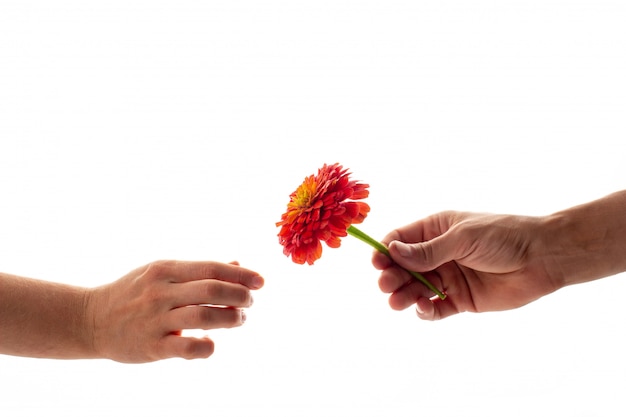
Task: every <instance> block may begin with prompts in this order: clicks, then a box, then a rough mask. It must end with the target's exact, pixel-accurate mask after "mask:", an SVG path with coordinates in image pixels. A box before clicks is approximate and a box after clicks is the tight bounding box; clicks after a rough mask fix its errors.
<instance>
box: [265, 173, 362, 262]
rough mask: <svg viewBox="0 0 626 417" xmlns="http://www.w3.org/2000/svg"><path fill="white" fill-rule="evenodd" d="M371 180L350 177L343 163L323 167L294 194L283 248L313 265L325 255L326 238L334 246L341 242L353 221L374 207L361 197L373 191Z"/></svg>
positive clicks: (281, 224) (282, 238) (285, 219)
mask: <svg viewBox="0 0 626 417" xmlns="http://www.w3.org/2000/svg"><path fill="white" fill-rule="evenodd" d="M368 187H369V185H368V184H363V183H359V182H357V181H353V180H350V173H348V170H347V169H344V168H343V167H342V166H341V165H339V164H337V163H336V164H333V165H326V164H324V166H323V167H322V168H320V169H319V170H318V172H317V175H311V176H309V177H306V178H305V179H304V182H303V183H302V184H301V185H300V186H299V187H298V189H297V190H296V191H294V192H293V193H292V194H291V195H290V200H289V204H287V211H286V212H285V213H284V214H283V215H282V217H281V221H279V222H277V223H276V226H279V227H280V228H281V229H280V232H279V233H278V237H279V241H280V244H281V245H283V246H284V250H283V252H284V253H285V255H287V256H291V259H292V260H293V261H294V262H295V263H298V264H303V263H305V262H306V263H308V264H309V265H312V264H313V262H315V261H316V260H317V259H319V258H320V257H321V256H322V244H321V242H322V241H324V242H326V244H327V245H328V246H329V247H331V248H338V247H339V246H340V245H341V239H340V238H342V237H345V236H347V235H348V232H347V229H348V228H349V227H350V225H351V224H353V223H354V224H358V223H361V222H363V220H364V219H365V217H366V216H367V213H368V212H369V211H370V207H369V205H367V204H366V203H363V202H361V201H352V200H361V199H363V198H365V197H367V196H368V195H369V191H368V190H367V188H368Z"/></svg>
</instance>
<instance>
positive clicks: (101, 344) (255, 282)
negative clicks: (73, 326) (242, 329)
mask: <svg viewBox="0 0 626 417" xmlns="http://www.w3.org/2000/svg"><path fill="white" fill-rule="evenodd" d="M262 286H263V279H262V278H261V277H260V276H259V275H258V274H257V273H256V272H253V271H250V270H247V269H244V268H241V267H239V266H238V265H237V264H222V263H217V262H179V261H165V262H155V263H151V264H148V265H146V266H144V267H141V268H138V269H136V270H134V271H132V272H130V273H129V274H127V275H126V276H124V277H123V278H121V279H119V280H117V281H115V282H113V283H111V284H108V285H106V286H103V287H99V288H96V289H94V290H93V291H92V294H91V295H90V296H89V297H88V299H89V304H90V308H89V309H88V312H89V313H90V316H91V318H92V323H93V344H94V349H95V350H96V351H97V352H98V353H99V356H103V357H107V358H110V359H113V360H116V361H119V362H133V363H138V362H150V361H155V360H159V359H165V358H170V357H182V358H186V359H193V358H206V357H208V356H210V355H211V354H212V353H213V348H214V345H213V341H212V340H211V339H209V338H202V339H199V338H193V337H184V336H182V335H181V331H182V330H184V329H205V330H207V329H216V328H230V327H235V326H240V325H241V324H243V322H244V321H245V314H244V312H243V310H242V309H243V308H245V307H249V306H250V305H251V304H252V296H251V294H250V289H258V288H261V287H262Z"/></svg>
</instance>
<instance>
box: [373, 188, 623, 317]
mask: <svg viewBox="0 0 626 417" xmlns="http://www.w3.org/2000/svg"><path fill="white" fill-rule="evenodd" d="M382 242H383V243H384V244H386V245H387V246H388V247H389V252H390V255H391V259H390V258H388V257H386V256H384V255H382V254H381V253H374V255H373V258H372V263H373V265H374V267H375V268H377V269H379V270H381V274H380V278H379V286H380V289H381V290H382V291H383V292H384V293H388V294H390V296H389V304H390V306H391V308H393V309H395V310H403V309H406V308H408V307H410V306H412V305H415V307H416V311H417V315H418V317H419V318H421V319H424V320H439V319H442V318H445V317H449V316H451V315H454V314H457V313H461V312H466V311H467V312H484V311H500V310H508V309H514V308H518V307H521V306H523V305H526V304H528V303H530V302H532V301H534V300H537V299H538V298H540V297H542V296H544V295H547V294H550V293H552V292H554V291H557V290H559V289H560V288H563V287H565V286H567V285H573V284H580V283H583V282H588V281H592V280H596V279H599V278H603V277H607V276H610V275H615V274H618V273H620V272H624V271H626V190H624V191H619V192H616V193H613V194H611V195H608V196H606V197H604V198H601V199H598V200H595V201H592V202H589V203H586V204H582V205H579V206H575V207H571V208H568V209H566V210H563V211H559V212H557V213H553V214H550V215H547V216H536V217H531V216H516V215H499V214H485V213H469V212H459V211H446V212H442V213H438V214H435V215H432V216H430V217H427V218H425V219H423V220H419V221H416V222H414V223H412V224H409V225H406V226H404V227H400V228H398V229H395V230H393V231H392V232H391V233H389V234H388V235H387V236H386V237H385V238H384V239H382ZM398 265H399V266H401V267H402V268H405V269H408V270H414V271H418V272H422V273H423V275H424V276H425V277H426V278H427V279H428V280H430V281H431V282H432V283H433V285H435V286H436V287H437V288H440V289H443V290H444V291H445V293H446V294H447V297H446V299H445V300H439V299H438V298H435V297H433V294H432V292H430V291H429V290H428V289H427V288H426V287H425V286H424V285H422V284H421V283H419V282H417V281H415V280H413V279H412V278H411V277H410V275H409V274H408V273H406V271H404V270H403V269H401V268H398Z"/></svg>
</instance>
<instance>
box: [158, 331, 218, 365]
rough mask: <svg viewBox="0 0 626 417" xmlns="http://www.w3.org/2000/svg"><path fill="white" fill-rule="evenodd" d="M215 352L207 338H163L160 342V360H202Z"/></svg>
mask: <svg viewBox="0 0 626 417" xmlns="http://www.w3.org/2000/svg"><path fill="white" fill-rule="evenodd" d="M214 351H215V344H214V343H213V341H212V340H211V339H209V338H208V337H204V338H201V339H200V338H195V337H182V336H179V335H176V334H171V335H168V336H165V337H164V338H163V340H162V341H161V348H160V358H159V359H165V358H183V359H204V358H208V357H209V356H211V355H212V354H213V352H214Z"/></svg>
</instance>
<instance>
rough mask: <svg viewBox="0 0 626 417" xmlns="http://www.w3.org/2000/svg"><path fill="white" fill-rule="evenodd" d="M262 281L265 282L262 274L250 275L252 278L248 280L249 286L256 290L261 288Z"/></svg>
mask: <svg viewBox="0 0 626 417" xmlns="http://www.w3.org/2000/svg"><path fill="white" fill-rule="evenodd" d="M264 283H265V280H264V279H263V277H262V276H260V275H255V276H253V277H252V280H251V282H250V286H251V287H252V288H254V289H255V290H256V289H259V288H261V287H262V286H263V284H264Z"/></svg>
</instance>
